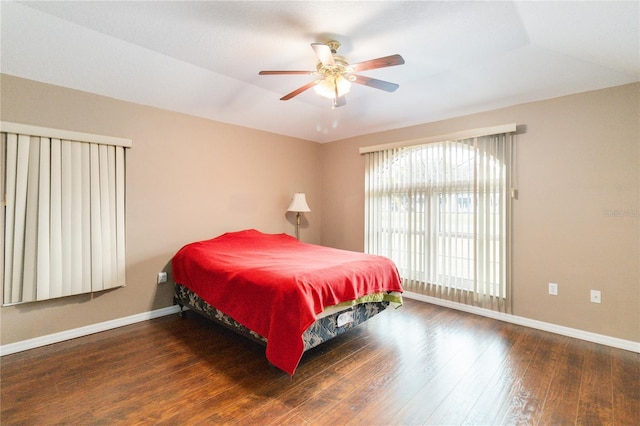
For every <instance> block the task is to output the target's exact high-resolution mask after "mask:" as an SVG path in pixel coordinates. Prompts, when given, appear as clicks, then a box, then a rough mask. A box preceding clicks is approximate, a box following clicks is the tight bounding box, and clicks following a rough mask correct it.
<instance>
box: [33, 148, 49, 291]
mask: <svg viewBox="0 0 640 426" xmlns="http://www.w3.org/2000/svg"><path fill="white" fill-rule="evenodd" d="M50 176H51V142H50V140H49V139H48V138H41V139H40V179H39V190H38V207H39V209H38V278H37V285H36V300H46V299H49V297H50V291H49V276H50V272H51V262H50V258H49V247H50V235H51V234H50V221H49V217H50V213H51V192H50V187H51V184H50Z"/></svg>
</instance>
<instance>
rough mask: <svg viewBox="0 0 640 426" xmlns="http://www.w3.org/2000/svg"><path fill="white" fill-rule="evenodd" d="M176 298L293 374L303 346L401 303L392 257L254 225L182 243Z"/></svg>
mask: <svg viewBox="0 0 640 426" xmlns="http://www.w3.org/2000/svg"><path fill="white" fill-rule="evenodd" d="M172 269H173V278H174V281H175V283H176V290H175V301H176V303H177V304H179V305H180V306H181V307H183V306H186V307H188V308H189V309H191V310H194V311H195V312H197V313H199V314H202V315H204V316H206V317H208V318H211V319H212V320H214V321H216V322H219V323H221V324H222V325H224V326H226V327H229V328H231V329H233V330H234V331H236V332H239V333H240V334H243V335H245V336H247V337H249V338H251V339H253V340H255V341H258V342H260V343H262V344H264V345H265V346H266V350H265V353H266V357H267V360H268V361H269V362H270V363H271V364H272V365H274V366H276V367H277V368H280V369H281V370H284V371H285V372H287V373H288V374H291V375H293V374H294V372H295V370H296V368H297V366H298V364H299V362H300V359H301V358H302V355H303V353H304V351H306V350H308V349H310V348H312V347H315V346H317V345H319V344H320V343H322V342H324V341H326V340H328V339H331V338H333V337H335V336H337V335H339V334H341V333H343V332H345V331H346V330H348V329H350V328H352V327H354V326H356V325H358V324H360V323H362V322H364V321H366V320H367V319H369V318H371V317H373V316H375V315H376V314H378V313H379V312H382V311H383V310H384V309H386V308H387V307H388V306H394V307H398V306H400V305H401V304H402V295H401V293H402V286H401V281H400V276H399V274H398V271H397V268H396V267H395V265H394V263H393V262H392V261H391V260H390V259H388V258H386V257H382V256H376V255H370V254H363V253H357V252H352V251H346V250H339V249H334V248H329V247H323V246H319V245H314V244H307V243H303V242H300V241H298V240H297V239H295V238H293V237H291V236H289V235H286V234H264V233H262V232H260V231H257V230H255V229H250V230H244V231H238V232H229V233H226V234H222V235H220V236H218V237H216V238H213V239H210V240H206V241H199V242H194V243H191V244H187V245H186V246H184V247H182V248H181V249H180V250H179V251H178V252H177V253H176V254H175V256H174V257H173V259H172Z"/></svg>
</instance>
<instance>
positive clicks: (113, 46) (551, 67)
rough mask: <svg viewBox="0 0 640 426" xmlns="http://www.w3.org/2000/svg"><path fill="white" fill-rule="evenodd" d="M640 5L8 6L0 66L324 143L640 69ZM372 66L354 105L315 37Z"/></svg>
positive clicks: (602, 83) (637, 73)
mask: <svg viewBox="0 0 640 426" xmlns="http://www.w3.org/2000/svg"><path fill="white" fill-rule="evenodd" d="M639 5H640V2H638V1H624V2H616V1H602V2H597V1H595V2H581V1H577V2H553V1H550V2H521V1H497V2H492V1H478V2H476V1H473V2H457V1H455V2H454V1H452V2H442V1H433V2H432V1H412V2H404V1H374V2H369V1H355V2H326V1H294V2H289V1H228V2H222V1H206V2H193V1H163V2H158V1H149V2H113V1H107V2H96V1H89V2H75V1H74V2H64V1H52V2H31V1H30V2H10V1H2V2H0V15H1V52H0V71H1V72H2V73H5V74H10V75H15V76H19V77H23V78H27V79H31V80H36V81H41V82H45V83H50V84H54V85H59V86H63V87H69V88H73V89H78V90H83V91H87V92H91V93H96V94H100V95H105V96H109V97H113V98H116V99H121V100H125V101H131V102H135V103H139V104H144V105H151V106H156V107H160V108H163V109H168V110H172V111H178V112H182V113H186V114H191V115H195V116H199V117H205V118H209V119H212V120H217V121H222V122H226V123H231V124H236V125H240V126H245V127H250V128H255V129H261V130H266V131H269V132H274V133H278V134H282V135H288V136H294V137H297V138H302V139H305V140H310V141H316V142H330V141H336V140H340V139H344V138H348V137H352V136H357V135H363V134H368V133H373V132H379V131H383V130H389V129H394V128H401V127H406V126H411V125H417V124H422V123H427V122H432V121H436V120H441V119H446V118H451V117H456V116H461V115H466V114H471V113H475V112H480V111H486V110H491V109H496V108H501V107H505V106H510V105H515V104H520V103H524V102H530V101H536V100H542V99H548V98H553V97H557V96H562V95H567V94H571V93H578V92H583V91H588V90H594V89H600V88H604V87H611V86H617V85H622V84H626V83H630V82H637V81H640V9H639ZM331 39H335V40H338V41H340V43H341V44H342V46H341V47H340V50H339V54H341V55H343V56H346V57H347V59H348V60H349V61H350V62H351V63H355V62H360V61H364V60H368V59H373V58H378V57H381V56H387V55H391V54H395V53H399V54H401V55H402V56H403V57H404V59H405V61H406V63H405V64H404V65H401V66H395V67H390V68H384V69H378V70H371V71H366V72H363V73H362V74H363V75H367V76H369V77H374V78H377V79H381V80H387V81H391V82H394V83H398V84H399V85H400V88H399V89H398V90H397V91H396V92H394V93H387V92H384V91H381V90H376V89H373V88H370V87H365V86H358V85H354V87H353V89H352V91H351V93H350V94H348V95H347V105H346V106H344V107H340V108H336V109H332V108H331V101H329V100H327V99H325V98H321V97H319V96H318V95H317V94H315V93H314V91H313V90H308V91H306V92H304V93H302V94H301V95H299V96H297V97H295V98H294V99H292V100H289V101H280V100H279V98H280V97H281V96H283V95H284V94H286V93H289V92H291V91H292V90H294V89H296V88H298V87H300V86H302V85H303V84H305V83H307V82H308V81H309V80H310V79H311V78H312V77H309V76H305V75H289V76H259V75H258V72H259V71H260V70H300V69H302V70H306V69H309V70H313V69H315V64H316V62H317V57H316V56H315V53H314V51H313V50H312V49H311V47H310V44H311V43H313V42H326V41H329V40H331ZM488 124H493V123H488Z"/></svg>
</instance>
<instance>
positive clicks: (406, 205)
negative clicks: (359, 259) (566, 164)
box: [365, 134, 511, 311]
mask: <svg viewBox="0 0 640 426" xmlns="http://www.w3.org/2000/svg"><path fill="white" fill-rule="evenodd" d="M510 157H511V137H510V135H506V134H499V135H489V136H481V137H474V138H468V139H462V140H453V141H446V142H434V143H428V144H423V145H417V146H408V147H400V148H391V149H386V150H381V151H373V152H369V153H367V154H366V158H367V175H366V185H365V203H366V209H365V215H366V217H365V226H366V230H365V248H366V250H367V251H368V252H369V253H375V254H379V255H384V256H388V257H390V258H391V259H392V260H393V261H394V262H395V263H396V265H397V267H398V270H399V272H400V275H401V276H402V278H403V281H404V287H405V289H406V290H408V291H412V292H416V293H420V294H425V295H428V296H433V297H439V298H444V299H448V300H452V301H456V302H460V303H466V304H472V305H475V306H481V307H486V308H490V309H495V310H500V311H507V310H508V306H509V301H508V295H509V293H510V290H509V272H510V267H509V262H510V260H509V238H510V235H509V226H510V212H511V208H510V207H511V206H510V203H511V199H510V197H509V193H510V174H511V173H510V168H511V166H510V164H511V161H510Z"/></svg>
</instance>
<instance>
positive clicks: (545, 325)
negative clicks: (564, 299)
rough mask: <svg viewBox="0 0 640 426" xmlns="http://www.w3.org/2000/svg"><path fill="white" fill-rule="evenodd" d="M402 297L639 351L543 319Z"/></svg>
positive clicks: (422, 297) (621, 342)
mask: <svg viewBox="0 0 640 426" xmlns="http://www.w3.org/2000/svg"><path fill="white" fill-rule="evenodd" d="M402 297H406V298H407V299H414V300H420V301H422V302H427V303H432V304H434V305H439V306H444V307H446V308H451V309H456V310H458V311H464V312H469V313H471V314H476V315H480V316H483V317H489V318H493V319H497V320H500V321H504V322H509V323H512V324H517V325H522V326H525V327H530V328H535V329H537V330H543V331H548V332H550V333H555V334H560V335H562V336H567V337H574V338H576V339H580V340H586V341H587V342H593V343H599V344H601V345H606V346H611V347H614V348H618V349H624V350H627V351H631V352H637V353H640V342H634V341H631V340H624V339H619V338H617V337H611V336H605V335H603V334H597V333H591V332H589V331H584V330H578V329H575V328H570V327H564V326H562V325H557V324H552V323H548V322H544V321H538V320H534V319H530V318H524V317H519V316H516V315H511V314H505V313H502V312H496V311H492V310H490V309H484V308H478V307H476V306H469V305H465V304H463V303H456V302H451V301H448V300H442V299H437V298H435V297H430V296H425V295H422V294H418V293H412V292H408V291H405V292H404V293H402Z"/></svg>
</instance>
